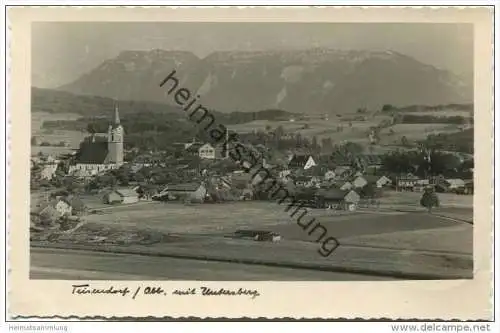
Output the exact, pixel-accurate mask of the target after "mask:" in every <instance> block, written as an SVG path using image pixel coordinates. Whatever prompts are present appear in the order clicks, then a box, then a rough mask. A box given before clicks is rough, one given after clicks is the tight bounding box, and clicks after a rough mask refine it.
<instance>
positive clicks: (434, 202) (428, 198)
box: [420, 189, 439, 213]
mask: <svg viewBox="0 0 500 333" xmlns="http://www.w3.org/2000/svg"><path fill="white" fill-rule="evenodd" d="M420 205H421V206H423V207H425V208H427V210H428V211H429V213H430V212H431V211H432V207H439V198H438V196H437V194H436V192H434V190H433V189H426V190H425V192H424V194H422V198H421V199H420Z"/></svg>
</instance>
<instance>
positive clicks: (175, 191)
mask: <svg viewBox="0 0 500 333" xmlns="http://www.w3.org/2000/svg"><path fill="white" fill-rule="evenodd" d="M164 191H166V192H167V193H168V196H169V197H171V198H172V199H174V200H181V199H188V200H194V201H199V202H203V200H204V199H205V197H206V195H207V189H206V187H205V185H204V184H201V183H185V184H176V185H168V186H167V188H166V189H165V190H164ZM162 192H163V191H162Z"/></svg>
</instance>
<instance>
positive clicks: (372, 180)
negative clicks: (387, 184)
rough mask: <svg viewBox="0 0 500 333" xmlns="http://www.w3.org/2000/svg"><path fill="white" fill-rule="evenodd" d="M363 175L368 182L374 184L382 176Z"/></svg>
mask: <svg viewBox="0 0 500 333" xmlns="http://www.w3.org/2000/svg"><path fill="white" fill-rule="evenodd" d="M361 177H363V178H364V179H365V180H366V181H367V182H368V183H369V184H370V183H371V184H374V183H376V182H377V181H378V180H379V179H380V178H381V177H382V176H375V175H363V176H361Z"/></svg>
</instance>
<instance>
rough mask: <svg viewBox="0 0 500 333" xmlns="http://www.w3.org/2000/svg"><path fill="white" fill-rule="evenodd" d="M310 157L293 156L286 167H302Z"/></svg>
mask: <svg viewBox="0 0 500 333" xmlns="http://www.w3.org/2000/svg"><path fill="white" fill-rule="evenodd" d="M309 156H310V155H297V154H294V155H293V157H292V159H291V160H290V162H289V163H288V165H302V166H304V165H305V164H306V163H307V160H308V159H309Z"/></svg>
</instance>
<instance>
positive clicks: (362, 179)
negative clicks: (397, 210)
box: [352, 175, 391, 188]
mask: <svg viewBox="0 0 500 333" xmlns="http://www.w3.org/2000/svg"><path fill="white" fill-rule="evenodd" d="M390 183H391V180H390V179H389V178H387V177H386V176H374V175H365V176H358V177H356V178H355V179H354V180H353V182H352V184H353V185H354V187H355V188H363V187H365V186H366V185H368V184H372V185H373V186H375V187H378V188H381V187H384V186H386V185H388V184H390Z"/></svg>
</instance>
